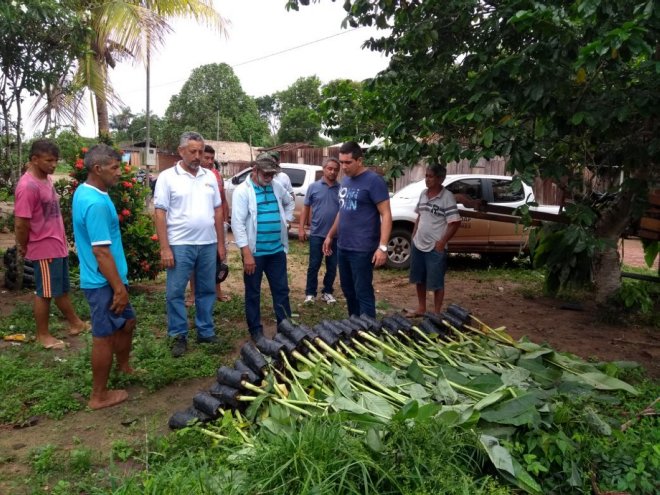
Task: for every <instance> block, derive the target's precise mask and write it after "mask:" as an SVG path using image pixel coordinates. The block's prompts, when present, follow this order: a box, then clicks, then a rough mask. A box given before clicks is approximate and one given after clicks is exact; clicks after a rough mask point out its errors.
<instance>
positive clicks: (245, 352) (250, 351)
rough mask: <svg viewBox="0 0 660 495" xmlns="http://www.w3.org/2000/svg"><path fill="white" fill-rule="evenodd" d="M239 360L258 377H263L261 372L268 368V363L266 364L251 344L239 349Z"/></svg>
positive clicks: (248, 343)
mask: <svg viewBox="0 0 660 495" xmlns="http://www.w3.org/2000/svg"><path fill="white" fill-rule="evenodd" d="M241 358H243V362H244V363H245V364H247V365H248V366H249V367H250V369H251V370H252V371H254V372H255V373H257V374H258V375H263V370H264V369H265V368H266V366H268V363H266V360H265V359H264V357H263V356H262V355H261V353H260V352H259V350H258V349H257V348H256V347H255V346H254V344H253V343H252V342H246V343H245V344H243V347H241Z"/></svg>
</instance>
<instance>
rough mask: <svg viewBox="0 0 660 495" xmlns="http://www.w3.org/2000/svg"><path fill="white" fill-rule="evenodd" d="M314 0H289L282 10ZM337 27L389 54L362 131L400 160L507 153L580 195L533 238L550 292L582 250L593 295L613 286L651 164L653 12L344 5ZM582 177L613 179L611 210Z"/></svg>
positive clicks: (383, 2) (613, 6)
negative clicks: (367, 127)
mask: <svg viewBox="0 0 660 495" xmlns="http://www.w3.org/2000/svg"><path fill="white" fill-rule="evenodd" d="M299 3H301V4H307V3H309V2H307V1H305V2H302V1H299V0H291V1H290V2H289V3H288V7H289V8H298V4H299ZM343 5H344V8H345V9H346V11H347V14H348V15H347V18H346V23H347V24H348V25H350V26H353V27H356V26H359V25H375V26H377V27H378V28H381V29H387V31H384V34H383V36H382V37H379V38H377V37H374V38H371V39H369V40H367V41H366V42H365V47H366V48H368V49H371V50H376V51H381V52H384V53H386V54H388V55H390V56H391V61H390V65H389V67H388V69H387V70H386V71H384V72H383V73H381V74H379V75H378V76H377V77H375V78H374V80H373V81H372V82H371V83H370V84H369V88H370V91H372V92H373V96H372V97H371V98H370V99H369V100H368V105H367V107H366V109H365V113H364V116H363V117H361V119H360V120H361V121H363V122H367V123H368V122H373V121H380V122H385V123H386V125H385V127H383V128H375V129H374V130H373V137H376V136H379V137H382V138H384V139H385V143H386V145H387V146H385V147H384V148H383V152H384V153H385V154H387V155H389V156H390V157H393V158H395V159H396V160H397V161H398V162H400V163H403V164H412V163H416V162H417V161H418V159H419V158H420V157H422V156H425V155H434V156H439V157H441V158H442V159H444V160H455V159H460V158H468V159H472V160H476V159H477V158H479V157H486V158H490V157H494V156H498V155H499V156H506V157H508V167H509V169H510V171H512V172H516V173H518V174H520V175H521V176H522V177H524V178H531V177H534V176H537V175H539V174H540V175H541V176H542V177H549V178H553V179H555V180H557V181H558V182H559V183H560V184H562V187H564V188H565V189H566V190H567V192H569V193H573V194H574V195H575V197H576V201H575V203H574V204H571V205H568V206H567V208H566V212H567V214H568V215H569V217H570V218H571V221H572V223H571V224H570V225H569V226H568V227H567V228H565V229H559V230H557V231H552V232H550V233H548V235H544V234H543V233H541V236H540V239H541V241H540V244H539V249H541V253H545V254H546V255H547V254H549V256H546V257H545V259H543V256H540V257H539V261H544V262H545V264H546V265H547V266H550V267H552V269H551V272H550V273H551V276H550V278H549V279H548V280H549V282H550V288H554V289H556V288H558V287H560V286H562V285H565V284H567V283H569V282H570V281H571V274H572V273H573V271H574V268H575V266H573V267H571V265H570V264H567V263H565V260H567V259H568V260H572V262H573V263H576V262H577V261H576V260H577V259H578V256H577V255H580V254H581V253H588V256H586V259H587V261H586V263H588V264H590V265H591V267H590V268H592V271H591V275H590V276H589V277H588V279H589V280H591V281H593V282H594V283H595V286H596V298H597V300H601V301H602V300H604V299H605V298H607V297H608V296H609V295H611V294H612V293H614V292H615V291H616V290H617V289H618V287H619V284H620V265H619V260H618V254H617V251H616V242H617V240H618V239H619V237H620V235H621V233H622V232H623V230H624V228H625V227H626V226H627V225H628V224H629V222H630V219H631V218H634V217H635V216H636V215H639V213H640V211H641V207H642V206H643V203H644V198H645V197H646V192H647V191H646V187H647V184H648V183H649V182H651V183H652V182H653V181H657V180H658V174H659V173H660V167H659V166H658V154H659V152H660V129H659V125H658V115H659V114H660V111H659V110H660V91H658V73H660V41H659V39H658V36H659V34H658V33H660V9H658V8H657V6H656V5H655V2H653V1H649V0H631V1H628V2H621V1H618V0H590V1H584V0H574V1H565V0H561V1H560V0H547V1H545V2H531V1H525V0H523V1H521V0H502V1H498V2H492V1H483V0H472V1H470V0H442V1H441V0H426V1H424V2H418V1H414V2H411V1H404V0H395V1H392V0H373V1H366V0H346V1H345V2H344V4H343ZM585 169H589V170H590V171H591V172H592V173H593V174H596V175H597V176H599V177H607V178H610V179H612V178H614V177H616V178H621V180H620V181H618V182H616V181H615V182H613V183H615V184H617V185H616V186H614V187H613V188H612V192H615V193H616V195H615V196H614V197H613V198H612V200H611V201H609V202H602V203H593V202H591V201H589V198H588V195H587V194H583V193H584V192H585V189H587V192H588V188H589V185H588V184H585V182H584V172H585Z"/></svg>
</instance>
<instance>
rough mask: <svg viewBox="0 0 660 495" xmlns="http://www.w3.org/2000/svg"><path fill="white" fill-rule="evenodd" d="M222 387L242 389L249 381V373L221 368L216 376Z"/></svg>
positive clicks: (225, 367)
mask: <svg viewBox="0 0 660 495" xmlns="http://www.w3.org/2000/svg"><path fill="white" fill-rule="evenodd" d="M215 376H216V379H217V380H218V383H219V384H220V385H228V386H230V387H234V388H241V387H242V382H243V381H248V379H249V377H248V373H246V372H245V371H239V370H237V369H233V368H229V367H228V366H221V367H220V368H218V371H217V372H216V374H215Z"/></svg>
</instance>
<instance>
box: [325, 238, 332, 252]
mask: <svg viewBox="0 0 660 495" xmlns="http://www.w3.org/2000/svg"><path fill="white" fill-rule="evenodd" d="M323 254H324V255H326V256H332V239H331V238H330V237H326V238H325V240H324V241H323Z"/></svg>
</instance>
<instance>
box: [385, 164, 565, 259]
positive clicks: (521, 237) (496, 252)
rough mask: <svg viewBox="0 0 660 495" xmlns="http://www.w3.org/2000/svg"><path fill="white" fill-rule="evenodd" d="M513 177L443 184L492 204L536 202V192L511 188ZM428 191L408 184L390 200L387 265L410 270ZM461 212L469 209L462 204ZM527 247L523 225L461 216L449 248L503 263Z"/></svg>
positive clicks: (460, 178)
mask: <svg viewBox="0 0 660 495" xmlns="http://www.w3.org/2000/svg"><path fill="white" fill-rule="evenodd" d="M512 180H513V177H508V176H504V175H481V174H469V175H448V176H447V178H446V179H445V181H444V183H443V185H444V186H445V187H446V188H447V189H448V190H450V191H451V192H453V193H454V194H464V195H466V196H469V197H470V198H472V199H477V200H485V201H486V202H487V203H489V204H493V205H501V206H509V207H512V208H517V207H518V206H521V205H524V204H526V203H533V202H534V191H533V190H532V188H531V186H529V185H528V184H525V183H523V184H522V189H520V188H514V187H513V186H512ZM425 188H426V184H425V181H424V180H420V181H417V182H414V183H412V184H408V185H407V186H406V187H404V188H403V189H401V190H400V191H399V192H397V193H396V194H395V195H394V196H393V197H392V198H391V200H390V205H391V208H392V234H391V235H390V240H389V243H388V245H387V266H389V267H391V268H403V269H405V268H408V267H409V266H410V250H411V243H412V231H413V227H414V226H415V220H416V219H417V213H415V207H416V206H417V202H418V200H419V196H420V194H421V193H422V191H423V190H424V189H425ZM458 207H459V209H460V210H467V209H468V208H465V207H464V206H463V205H462V204H460V203H459V205H458ZM530 209H532V210H536V211H542V212H546V213H558V212H559V207H558V206H532V207H530ZM526 247H527V231H526V230H525V229H524V228H523V226H522V224H514V223H506V222H497V221H493V220H484V219H480V218H470V217H465V216H462V217H461V227H460V228H459V229H458V231H457V232H456V235H454V237H453V238H452V240H451V241H449V245H448V249H449V251H450V252H456V253H481V254H482V255H484V256H488V257H489V258H491V259H492V260H493V261H494V262H503V261H506V260H509V259H513V257H514V256H515V255H517V254H519V253H520V252H524V251H525V250H526Z"/></svg>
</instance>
